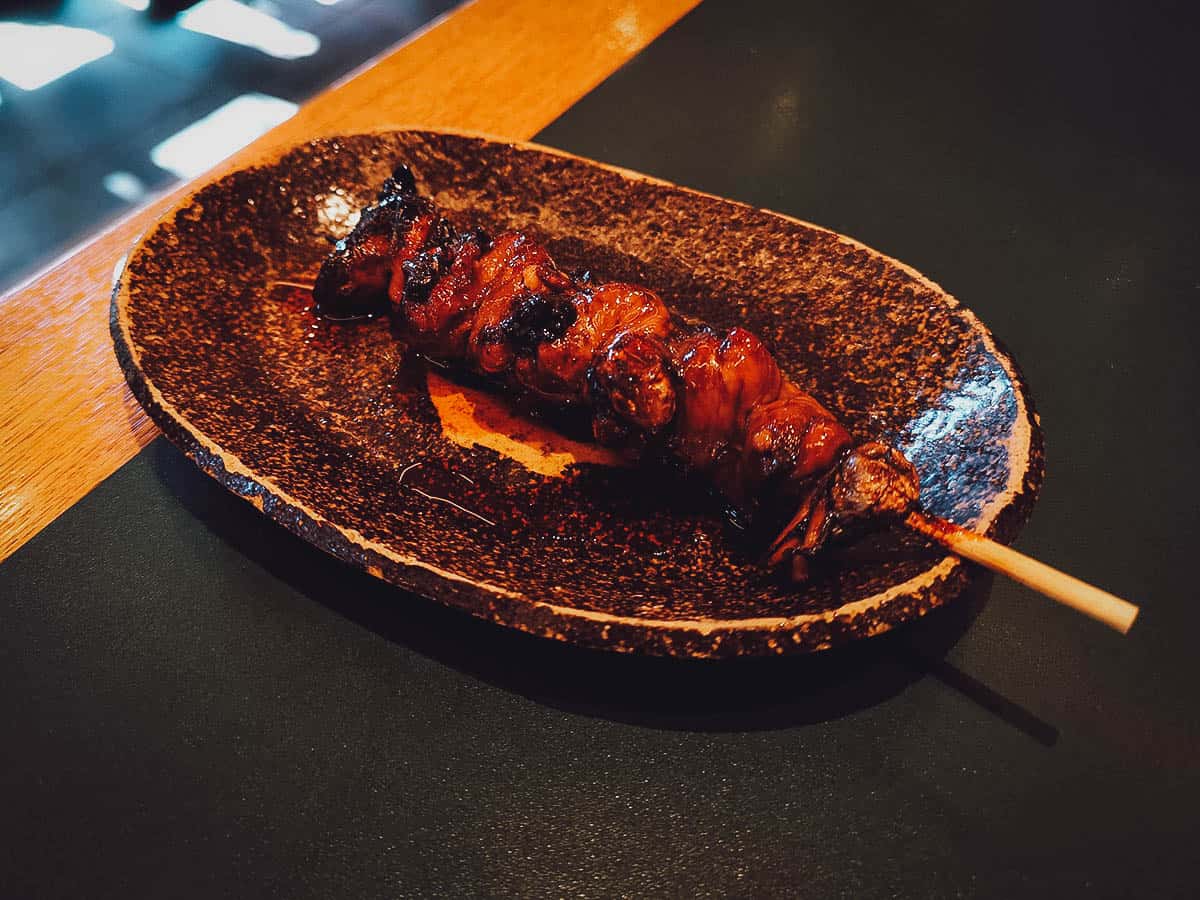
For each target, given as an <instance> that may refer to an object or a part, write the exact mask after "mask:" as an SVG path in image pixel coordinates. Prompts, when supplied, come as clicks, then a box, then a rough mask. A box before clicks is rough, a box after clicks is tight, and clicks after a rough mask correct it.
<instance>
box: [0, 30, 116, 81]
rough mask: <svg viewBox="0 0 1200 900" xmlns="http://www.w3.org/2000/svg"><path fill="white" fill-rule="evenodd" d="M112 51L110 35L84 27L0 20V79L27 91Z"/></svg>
mask: <svg viewBox="0 0 1200 900" xmlns="http://www.w3.org/2000/svg"><path fill="white" fill-rule="evenodd" d="M112 52H113V40H112V38H110V37H106V36H105V35H103V34H99V33H98V32H95V31H89V30H88V29H86V28H68V27H66V26H65V25H26V24H24V23H22V22H0V78H3V79H4V80H5V81H9V82H12V83H13V84H15V85H16V86H17V87H19V88H22V89H24V90H26V91H35V90H37V89H38V88H40V87H42V86H43V85H47V84H49V83H50V82H52V81H54V80H56V79H58V78H62V77H63V76H64V75H66V74H67V73H68V72H74V71H75V70H76V69H78V68H79V67H80V66H83V65H87V64H88V63H90V62H92V61H93V60H97V59H100V57H102V56H108V54H110V53H112Z"/></svg>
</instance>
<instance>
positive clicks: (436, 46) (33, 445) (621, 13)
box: [0, 0, 697, 559]
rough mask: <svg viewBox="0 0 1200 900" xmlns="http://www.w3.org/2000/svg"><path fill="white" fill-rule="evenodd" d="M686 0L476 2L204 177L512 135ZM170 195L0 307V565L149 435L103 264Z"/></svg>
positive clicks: (551, 111) (598, 77)
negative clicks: (401, 141) (443, 130)
mask: <svg viewBox="0 0 1200 900" xmlns="http://www.w3.org/2000/svg"><path fill="white" fill-rule="evenodd" d="M696 2H697V0H627V2H623V3H619V4H614V3H611V2H604V0H580V2H575V3H571V4H570V5H567V4H561V5H560V4H554V3H546V2H544V0H477V2H474V3H471V4H468V5H465V6H463V7H460V8H459V9H457V10H455V11H454V12H453V13H451V14H450V15H449V16H447V17H446V18H444V19H443V20H441V21H440V22H437V23H435V24H434V25H433V26H431V27H430V28H429V29H427V30H425V31H424V32H421V33H419V34H417V35H416V36H414V37H412V38H410V39H409V40H408V41H407V42H405V43H403V44H401V45H400V46H399V47H398V48H397V49H395V50H393V51H391V52H389V53H388V54H386V55H385V56H383V57H382V58H380V59H378V60H376V61H374V62H373V63H372V64H369V65H368V66H367V67H365V68H363V69H362V70H360V71H358V72H357V73H355V74H354V75H352V76H350V77H349V78H348V79H346V80H344V81H343V82H341V83H339V84H337V85H335V86H334V87H332V88H330V89H329V90H327V91H325V92H323V93H321V94H319V95H318V96H316V97H315V98H313V99H312V100H311V101H309V102H308V103H307V104H305V106H304V107H303V108H302V109H301V110H300V112H299V113H298V114H297V115H296V116H295V117H293V118H292V119H290V120H289V121H287V122H285V123H283V124H282V125H280V126H279V127H278V128H276V129H274V130H273V131H271V132H270V133H268V134H267V135H265V136H263V137H262V138H260V139H259V140H258V141H256V142H255V143H254V144H252V145H250V147H248V148H246V149H245V150H243V151H242V152H240V153H238V154H236V155H235V156H234V157H233V158H232V160H230V161H228V162H227V163H224V164H222V165H221V166H220V167H219V168H218V170H217V172H221V171H225V170H228V169H230V168H234V167H236V166H238V165H239V164H242V163H244V162H246V161H247V160H248V159H250V158H252V157H253V156H255V155H256V154H257V153H260V152H261V151H262V150H264V149H266V148H269V147H272V146H276V145H281V144H289V143H295V142H299V141H303V140H306V139H308V138H311V137H315V136H317V135H320V134H329V133H336V132H351V131H361V130H370V129H376V128H385V127H387V126H389V125H418V124H419V125H424V126H431V127H448V128H449V127H452V128H461V129H467V130H472V131H481V132H486V133H490V134H494V135H499V136H504V137H511V138H513V139H527V138H529V137H531V136H532V135H534V134H535V133H536V132H537V131H539V130H540V129H542V128H543V127H545V126H546V125H547V124H549V123H550V122H551V121H553V120H554V118H555V117H557V116H558V115H560V114H561V113H562V112H563V110H565V109H567V108H568V107H570V106H571V104H573V103H574V102H575V101H576V100H578V99H579V98H580V97H581V96H583V95H584V94H585V93H587V91H589V90H590V89H591V88H592V87H594V86H595V85H596V84H598V83H599V82H600V81H602V80H603V79H604V78H605V77H607V76H608V75H609V74H610V73H611V72H613V71H614V70H615V69H617V68H618V67H619V66H620V65H621V64H622V63H624V62H625V61H626V60H627V59H629V57H631V56H632V55H633V54H635V53H636V52H637V51H638V50H640V49H641V48H642V47H644V46H645V45H646V44H648V43H649V42H650V41H652V40H653V39H654V38H655V37H657V36H658V35H659V34H661V33H662V32H663V31H664V30H665V29H666V28H667V27H669V26H670V25H671V24H672V23H673V22H675V21H676V20H677V19H678V18H679V17H680V16H682V15H683V14H684V13H686V12H687V11H688V10H689V9H691V8H692V7H693V6H695V4H696ZM214 174H215V173H214ZM205 177H206V178H207V177H211V175H210V176H205ZM184 190H185V189H184V188H180V189H179V190H176V191H174V192H172V193H171V194H169V195H168V196H166V197H164V198H161V199H160V200H158V201H156V202H154V203H151V204H150V205H149V206H148V207H146V208H145V209H143V210H141V211H139V212H137V213H135V214H133V215H131V216H130V217H128V218H126V219H124V220H122V221H120V222H118V223H116V224H115V225H113V226H111V227H110V228H108V229H106V230H105V231H103V232H102V233H101V234H100V235H99V236H97V237H96V238H95V239H93V240H92V241H90V242H89V243H87V244H86V245H84V246H83V247H81V248H80V249H78V250H76V251H74V252H73V253H71V254H70V255H69V256H67V257H65V258H64V259H62V260H60V261H58V262H56V263H55V264H53V265H52V266H51V267H50V268H49V269H47V270H45V271H43V272H42V273H41V274H40V275H38V276H36V277H34V278H33V279H32V280H30V281H29V282H27V283H26V284H25V285H23V286H21V287H19V288H17V289H16V290H15V291H13V292H12V293H10V294H8V295H6V296H5V297H4V298H2V299H0V396H3V398H4V402H3V404H0V448H3V450H2V452H0V559H4V558H5V557H7V556H8V555H10V554H11V553H12V552H13V551H15V550H16V549H17V548H18V547H20V546H21V545H22V544H23V543H24V542H25V541H27V540H29V538H30V537H32V536H33V535H34V534H36V533H37V532H38V531H40V530H41V529H42V528H43V527H45V525H47V524H48V523H49V522H50V521H52V520H53V519H54V518H55V517H56V516H58V515H59V514H60V513H61V512H62V511H63V510H65V509H67V508H68V507H69V506H71V505H72V504H73V503H74V502H75V501H76V500H78V499H79V498H80V497H82V496H83V495H84V494H85V493H87V492H88V491H89V490H91V488H92V487H94V486H95V485H96V484H97V483H99V482H100V481H101V480H102V479H104V478H105V477H107V476H108V475H109V474H111V473H112V472H113V471H115V470H116V469H117V468H118V467H119V466H121V465H122V464H123V463H125V462H126V461H127V460H129V459H130V458H131V457H132V456H133V455H134V454H135V453H136V452H137V451H138V450H139V449H140V448H141V447H143V446H145V445H146V444H147V443H148V442H149V441H150V440H151V439H153V438H154V437H155V435H156V434H157V430H156V429H155V428H154V426H153V425H152V424H151V423H150V422H149V421H148V420H147V419H146V417H145V416H144V415H143V413H142V411H141V409H140V408H139V407H138V405H137V404H136V403H135V402H134V400H133V398H132V396H131V395H130V394H129V391H128V389H127V388H126V386H125V382H124V379H123V378H122V376H121V373H120V370H119V369H118V368H117V364H116V360H115V358H114V357H113V353H112V347H111V340H110V338H109V334H108V294H109V289H110V285H111V281H112V274H113V270H114V267H115V265H116V264H117V261H118V260H119V259H121V257H122V256H123V255H124V253H125V251H126V249H127V248H128V247H129V246H130V244H131V243H132V242H133V240H134V238H135V237H136V236H137V235H138V234H139V233H140V232H141V231H143V230H144V229H145V228H146V227H147V226H148V225H149V224H150V223H152V222H153V221H154V220H155V219H156V218H157V217H158V216H159V215H160V214H161V213H162V212H163V210H164V209H165V208H166V207H168V206H169V205H170V203H171V202H173V200H175V199H176V198H177V197H178V196H180V195H181V194H182V193H183V192H184Z"/></svg>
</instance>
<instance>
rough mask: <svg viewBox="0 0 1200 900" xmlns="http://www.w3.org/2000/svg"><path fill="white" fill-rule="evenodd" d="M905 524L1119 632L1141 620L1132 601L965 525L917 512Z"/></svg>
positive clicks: (910, 514)
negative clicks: (999, 542) (1093, 585)
mask: <svg viewBox="0 0 1200 900" xmlns="http://www.w3.org/2000/svg"><path fill="white" fill-rule="evenodd" d="M904 524H905V525H907V526H908V527H909V528H911V529H913V530H914V531H917V532H920V533H921V534H923V535H925V537H927V538H930V539H931V540H934V541H937V542H938V543H939V544H941V545H942V546H944V547H946V548H947V549H948V550H950V551H951V552H952V553H954V554H956V555H957V556H961V557H963V558H964V559H969V560H971V561H972V562H977V563H979V564H980V565H981V566H987V567H988V568H989V569H991V570H992V571H993V572H999V573H1000V574H1002V575H1007V576H1008V577H1009V578H1011V579H1013V580H1014V581H1019V582H1021V584H1023V585H1025V586H1026V587H1031V588H1033V589H1034V590H1035V591H1037V592H1038V593H1040V594H1045V595H1046V596H1047V597H1049V598H1050V599H1052V600H1057V601H1058V602H1059V603H1062V604H1064V605H1066V606H1069V607H1071V608H1072V609H1075V610H1078V611H1079V612H1081V613H1083V614H1084V615H1085V616H1091V617H1092V618H1093V619H1095V620H1097V621H1098V622H1103V623H1104V624H1105V625H1107V626H1109V627H1110V628H1115V629H1116V630H1117V631H1119V632H1121V634H1128V633H1129V629H1130V628H1131V627H1132V626H1133V620H1134V619H1136V618H1137V615H1138V611H1139V610H1138V607H1136V606H1134V605H1133V604H1132V603H1130V602H1129V601H1128V600H1122V599H1121V598H1120V597H1116V596H1114V595H1112V594H1110V593H1108V591H1102V590H1100V588H1097V587H1092V585H1090V584H1088V583H1087V582H1085V581H1080V580H1079V579H1078V578H1072V577H1071V576H1070V575H1068V574H1066V573H1065V572H1060V571H1059V570H1058V569H1055V568H1053V567H1052V566H1048V565H1046V564H1045V563H1041V562H1038V561H1037V560H1036V559H1033V558H1032V557H1029V556H1026V555H1025V554H1024V553H1020V552H1018V551H1016V550H1013V549H1012V548H1011V547H1006V546H1004V545H1003V544H998V543H996V541H993V540H992V539H990V538H985V537H983V536H981V535H978V534H975V533H974V532H973V531H968V530H967V529H966V528H963V527H962V526H961V525H955V524H954V523H953V522H947V521H946V520H945V519H940V518H938V517H937V516H931V515H928V514H927V513H923V512H917V511H914V512H910V513H909V514H908V516H907V517H906V518H905V519H904Z"/></svg>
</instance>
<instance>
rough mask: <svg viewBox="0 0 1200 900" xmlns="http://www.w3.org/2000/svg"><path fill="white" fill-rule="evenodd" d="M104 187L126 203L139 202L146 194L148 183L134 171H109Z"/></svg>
mask: <svg viewBox="0 0 1200 900" xmlns="http://www.w3.org/2000/svg"><path fill="white" fill-rule="evenodd" d="M104 189H105V190H106V191H108V192H109V193H110V194H112V195H113V196H114V197H120V198H121V199H122V200H124V201H125V202H126V203H137V202H138V201H139V200H141V199H142V198H144V197H145V196H146V193H147V192H146V185H145V184H144V183H143V182H142V179H140V178H138V177H137V176H136V175H134V174H133V173H132V172H121V171H117V172H109V173H108V174H107V175H105V176H104Z"/></svg>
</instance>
